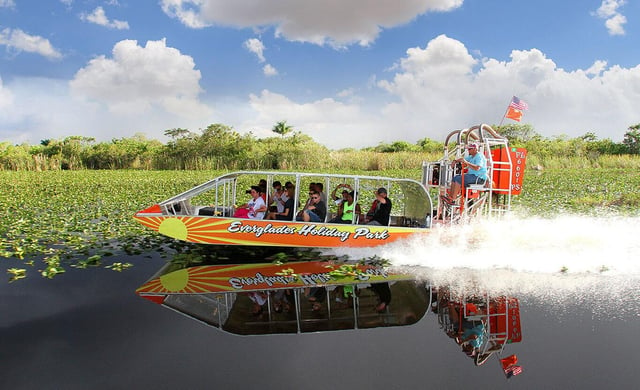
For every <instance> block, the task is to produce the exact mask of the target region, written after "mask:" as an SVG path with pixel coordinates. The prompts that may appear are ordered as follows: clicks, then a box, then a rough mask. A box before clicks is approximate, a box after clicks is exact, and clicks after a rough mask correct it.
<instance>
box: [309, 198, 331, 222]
mask: <svg viewBox="0 0 640 390" xmlns="http://www.w3.org/2000/svg"><path fill="white" fill-rule="evenodd" d="M314 206H316V208H315V209H314V210H311V211H313V212H314V213H315V214H316V215H317V216H318V217H320V221H323V222H324V218H325V217H326V216H327V205H326V204H325V203H324V202H323V201H320V202H318V203H316V204H315V205H314Z"/></svg>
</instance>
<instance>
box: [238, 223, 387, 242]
mask: <svg viewBox="0 0 640 390" xmlns="http://www.w3.org/2000/svg"><path fill="white" fill-rule="evenodd" d="M227 231H228V232H229V233H253V234H255V236H256V238H260V237H261V236H262V235H265V234H284V235H287V234H295V233H297V234H299V235H301V236H321V237H336V238H339V239H340V241H341V242H345V241H347V240H348V239H349V238H350V237H351V232H349V231H346V230H341V229H340V228H338V227H327V226H319V225H316V224H310V225H300V227H297V226H289V225H282V226H277V227H276V226H273V224H271V223H269V224H267V225H265V226H259V225H253V224H243V223H242V221H233V222H231V223H230V224H229V227H227ZM351 238H353V239H358V238H361V239H366V240H386V239H388V238H389V231H388V230H386V229H385V230H382V231H377V232H372V231H371V229H369V228H368V227H359V228H356V229H355V232H354V233H353V236H352V237H351Z"/></svg>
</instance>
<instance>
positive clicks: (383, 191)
mask: <svg viewBox="0 0 640 390" xmlns="http://www.w3.org/2000/svg"><path fill="white" fill-rule="evenodd" d="M386 193H387V189H386V188H384V187H380V188H378V194H386Z"/></svg>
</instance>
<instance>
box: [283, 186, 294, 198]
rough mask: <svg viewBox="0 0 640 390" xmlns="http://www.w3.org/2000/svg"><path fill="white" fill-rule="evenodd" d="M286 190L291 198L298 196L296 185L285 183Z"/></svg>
mask: <svg viewBox="0 0 640 390" xmlns="http://www.w3.org/2000/svg"><path fill="white" fill-rule="evenodd" d="M285 190H286V191H287V196H288V197H289V198H292V199H293V198H294V197H295V196H296V186H294V185H293V184H291V185H290V186H287V185H285Z"/></svg>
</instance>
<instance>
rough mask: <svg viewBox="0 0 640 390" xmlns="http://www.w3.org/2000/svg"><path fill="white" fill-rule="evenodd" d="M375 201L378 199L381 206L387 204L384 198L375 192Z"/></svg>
mask: <svg viewBox="0 0 640 390" xmlns="http://www.w3.org/2000/svg"><path fill="white" fill-rule="evenodd" d="M376 199H378V202H380V203H382V204H387V198H386V197H385V196H382V195H380V194H378V193H377V192H376Z"/></svg>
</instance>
